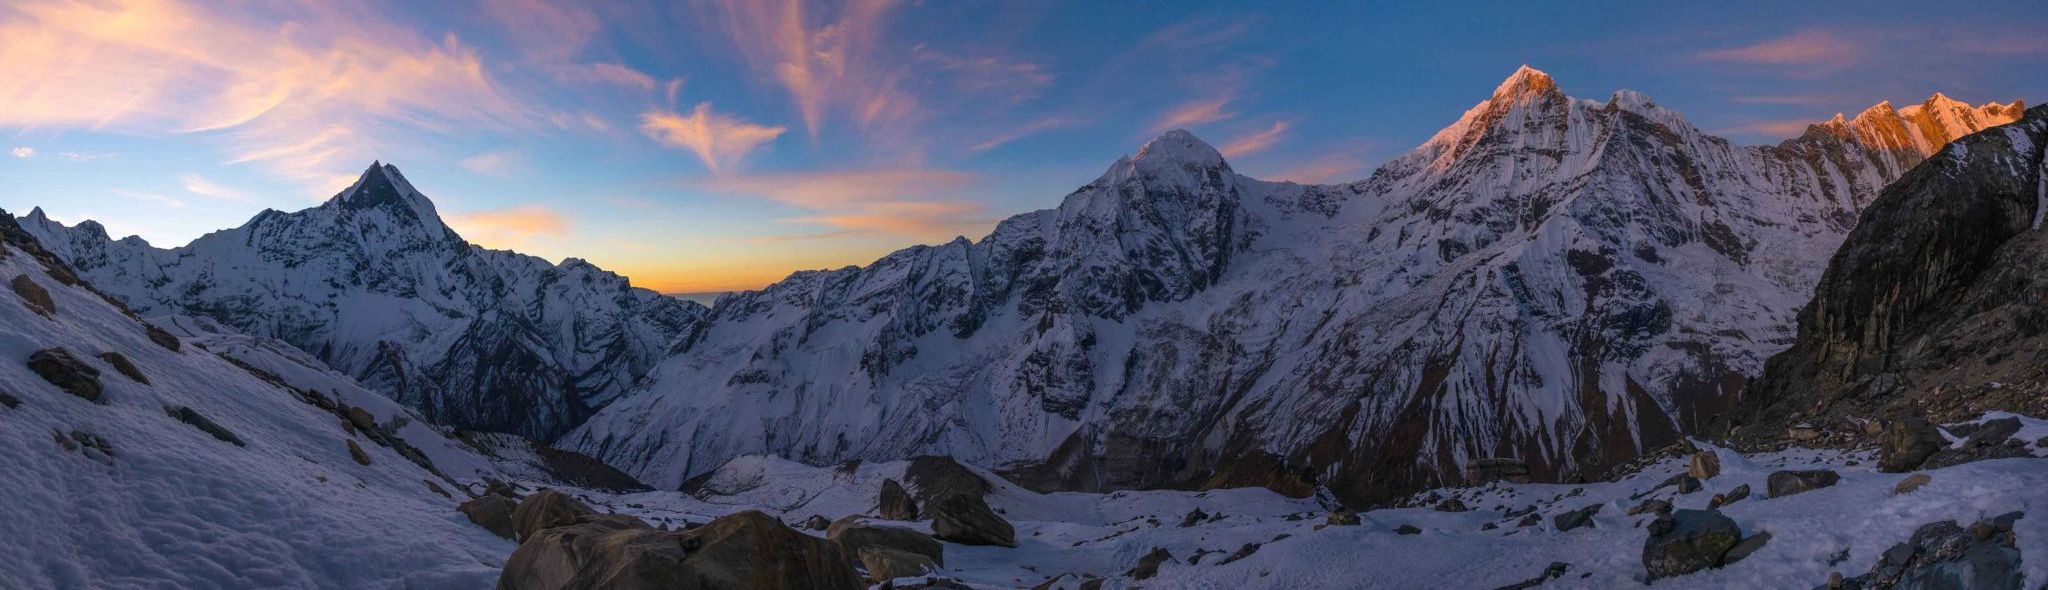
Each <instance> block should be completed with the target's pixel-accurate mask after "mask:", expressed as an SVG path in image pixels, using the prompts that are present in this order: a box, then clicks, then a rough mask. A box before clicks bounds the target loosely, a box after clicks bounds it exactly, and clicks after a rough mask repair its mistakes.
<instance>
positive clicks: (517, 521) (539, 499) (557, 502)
mask: <svg viewBox="0 0 2048 590" xmlns="http://www.w3.org/2000/svg"><path fill="white" fill-rule="evenodd" d="M595 513H596V511H594V510H591V509H590V507H589V506H584V505H583V503H582V502H579V501H577V500H576V499H575V498H571V497H569V495H568V494H564V493H561V492H557V491H554V490H541V491H538V492H534V493H533V495H530V496H527V497H526V499H524V500H520V501H519V507H517V508H514V509H513V510H512V531H513V534H514V538H515V539H516V540H519V541H521V542H524V541H526V540H527V539H532V538H533V536H534V535H535V534H538V533H540V532H541V531H544V530H547V529H549V528H552V527H557V526H562V525H566V524H570V523H573V522H576V518H577V517H580V516H587V515H591V514H595ZM777 524H780V523H779V522H778V523H777Z"/></svg>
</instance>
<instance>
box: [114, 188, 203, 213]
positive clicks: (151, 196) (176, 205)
mask: <svg viewBox="0 0 2048 590" xmlns="http://www.w3.org/2000/svg"><path fill="white" fill-rule="evenodd" d="M108 192H112V193H114V194H116V195H120V196H122V197H126V198H128V199H130V200H134V201H142V202H146V203H154V204H157V205H161V206H163V207H166V208H170V209H183V208H185V201H183V200H181V199H177V198H174V197H167V196H164V195H161V194H157V193H152V192H147V191H131V190H123V189H110V190H109V191H108Z"/></svg>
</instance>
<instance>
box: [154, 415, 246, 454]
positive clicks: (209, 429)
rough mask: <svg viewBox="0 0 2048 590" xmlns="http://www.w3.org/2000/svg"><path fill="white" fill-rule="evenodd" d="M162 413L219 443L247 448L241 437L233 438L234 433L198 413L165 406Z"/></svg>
mask: <svg viewBox="0 0 2048 590" xmlns="http://www.w3.org/2000/svg"><path fill="white" fill-rule="evenodd" d="M164 413H165V414H169V415H170V416H171V418H173V419H176V420H177V421H179V422H184V423H185V424H188V425H191V426H192V427H193V428H197V429H199V431H200V432H204V433H207V434H210V435H213V437H214V438H217V439H220V441H221V442H224V443H228V444H232V445H235V446H238V447H243V446H248V445H247V444H245V443H243V442H242V437H239V436H235V433H233V432H229V431H228V429H226V428H223V427H221V425H219V424H215V423H214V421H213V420H209V419H207V417H205V416H202V415H200V414H199V412H198V411H196V410H193V409H192V408H187V407H185V406H166V407H164Z"/></svg>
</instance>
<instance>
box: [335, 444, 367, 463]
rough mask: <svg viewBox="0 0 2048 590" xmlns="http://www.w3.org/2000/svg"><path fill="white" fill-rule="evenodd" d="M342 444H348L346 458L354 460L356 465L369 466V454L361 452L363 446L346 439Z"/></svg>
mask: <svg viewBox="0 0 2048 590" xmlns="http://www.w3.org/2000/svg"><path fill="white" fill-rule="evenodd" d="M342 442H346V443H348V458H350V459H354V460H355V462H356V464H357V465H369V464H370V454H369V453H365V452H363V446H362V445H358V444H356V441H355V439H348V440H346V441H342Z"/></svg>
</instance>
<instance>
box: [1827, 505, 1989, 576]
mask: <svg viewBox="0 0 2048 590" xmlns="http://www.w3.org/2000/svg"><path fill="white" fill-rule="evenodd" d="M2021 516H2023V515H2022V514H2021V513H2018V512H2013V513H2008V514H2004V515H2001V516H1997V517H1993V518H1989V519H1985V520H1982V521H1979V522H1977V523H1976V524H1974V525H1972V526H1971V527H1970V528H1967V529H1965V528H1963V527H1961V526H1959V525H1957V524H1956V522H1955V521H1952V520H1951V521H1942V522H1935V523H1928V524H1926V525H1923V526H1921V527H1920V529H1919V530H1916V531H1914V532H1913V536H1912V538H1910V539H1908V540H1906V541H1905V542H1903V543H1899V544H1897V545H1893V546H1892V548H1890V549H1887V550H1885V552H1884V553H1883V554H1882V555H1881V556H1879V558H1878V561H1877V566H1876V567H1873V568H1871V571H1870V573H1867V574H1864V575H1861V576H1857V577H1854V578H1847V579H1844V580H1842V581H1841V583H1840V587H1842V588H1857V589H1861V588H1970V589H1973V590H2021V589H2022V586H2021V579H2020V576H2021V572H2020V552H2019V548H2018V546H2017V545H2016V540H2015V538H2014V536H2013V532H2012V525H2013V521H2016V520H2018V519H2019V518H2020V517H2021Z"/></svg>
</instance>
